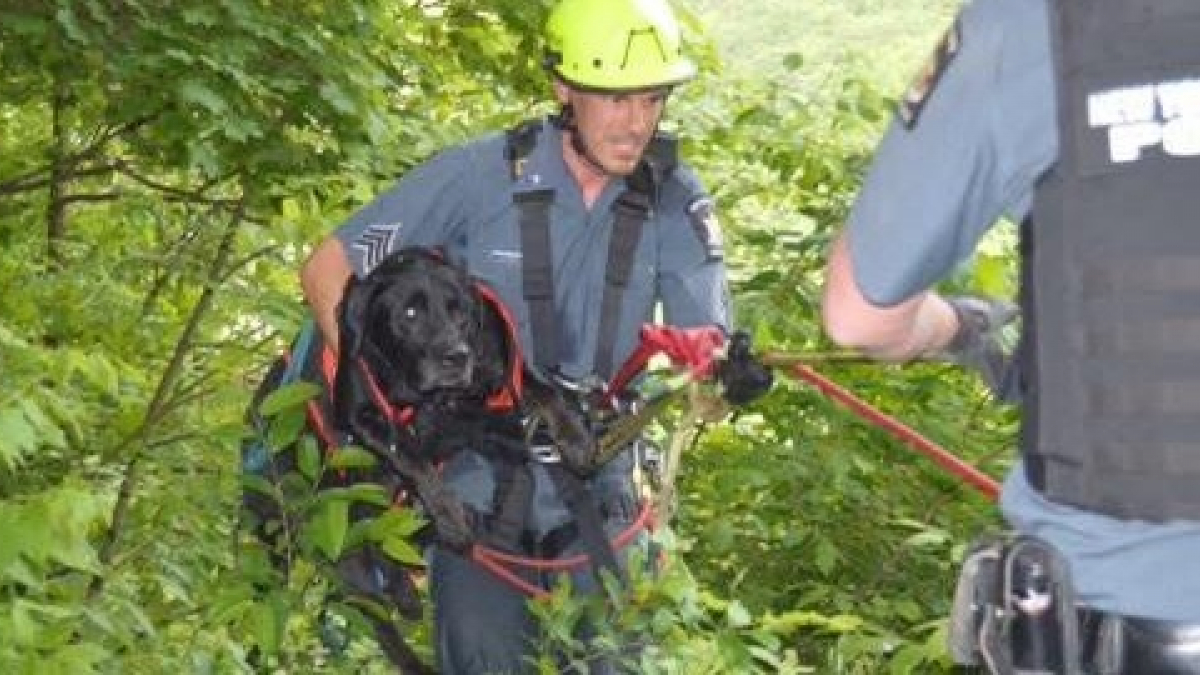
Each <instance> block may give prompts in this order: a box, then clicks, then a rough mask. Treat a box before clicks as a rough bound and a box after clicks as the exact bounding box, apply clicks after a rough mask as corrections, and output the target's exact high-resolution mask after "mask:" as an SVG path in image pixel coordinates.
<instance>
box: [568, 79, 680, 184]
mask: <svg viewBox="0 0 1200 675" xmlns="http://www.w3.org/2000/svg"><path fill="white" fill-rule="evenodd" d="M555 88H556V91H557V93H558V98H559V102H560V103H565V104H570V105H571V107H572V109H573V110H574V111H575V126H576V129H577V130H578V133H579V135H580V137H581V140H582V141H583V144H584V146H585V147H587V149H588V152H589V153H591V155H592V160H593V161H595V162H596V163H597V164H599V165H600V166H601V167H603V168H604V170H605V171H607V172H608V173H610V174H612V175H614V176H626V175H629V174H630V173H632V172H633V170H634V169H635V168H637V165H638V162H639V161H641V159H642V153H643V152H645V150H646V146H647V145H649V143H650V140H651V139H652V138H653V137H654V130H655V129H657V128H658V121H659V119H661V118H662V114H663V108H664V107H665V106H666V103H667V95H668V94H669V93H670V90H669V89H668V88H667V87H661V88H656V89H649V90H645V91H636V92H615V93H596V92H585V91H580V90H578V89H572V88H571V87H568V86H566V85H565V84H563V83H561V82H559V83H556V87H555Z"/></svg>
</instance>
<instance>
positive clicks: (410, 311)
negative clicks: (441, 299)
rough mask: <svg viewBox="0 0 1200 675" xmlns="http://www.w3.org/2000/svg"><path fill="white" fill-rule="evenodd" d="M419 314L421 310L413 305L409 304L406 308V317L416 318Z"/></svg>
mask: <svg viewBox="0 0 1200 675" xmlns="http://www.w3.org/2000/svg"><path fill="white" fill-rule="evenodd" d="M418 314H420V312H419V311H418V310H417V308H416V307H415V306H413V305H409V306H408V307H405V308H404V318H406V319H415V318H417V315H418Z"/></svg>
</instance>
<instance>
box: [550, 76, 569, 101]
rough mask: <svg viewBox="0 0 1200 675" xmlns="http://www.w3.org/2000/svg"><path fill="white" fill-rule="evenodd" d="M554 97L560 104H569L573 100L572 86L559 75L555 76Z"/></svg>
mask: <svg viewBox="0 0 1200 675" xmlns="http://www.w3.org/2000/svg"><path fill="white" fill-rule="evenodd" d="M553 86H554V98H555V99H556V100H557V101H558V104H559V105H567V104H568V103H570V102H571V87H570V86H569V85H568V84H567V83H566V82H563V81H562V80H560V79H558V78H557V77H556V78H554V82H553Z"/></svg>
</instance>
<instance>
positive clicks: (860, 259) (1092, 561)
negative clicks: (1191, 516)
mask: <svg viewBox="0 0 1200 675" xmlns="http://www.w3.org/2000/svg"><path fill="white" fill-rule="evenodd" d="M959 20H960V36H961V40H960V45H959V50H958V53H957V54H956V56H955V57H954V58H953V59H952V60H951V61H950V62H949V63H948V65H947V67H946V68H945V70H944V71H943V73H942V76H941V78H940V79H939V80H938V82H937V84H936V86H935V87H934V89H933V91H932V93H931V95H930V96H929V97H928V99H927V100H926V101H925V104H924V106H923V107H922V108H921V110H920V113H919V116H918V117H917V120H916V124H915V126H914V127H913V128H911V129H906V128H905V127H904V126H902V125H901V124H900V123H899V122H898V121H897V122H894V123H893V125H892V128H890V129H889V130H888V132H887V134H886V136H885V137H884V139H883V141H882V142H881V144H880V146H879V148H878V150H877V153H876V155H875V159H874V161H873V164H872V166H871V169H870V171H869V172H868V175H867V179H866V182H865V184H864V186H863V188H862V191H861V193H860V195H859V197H858V199H857V201H856V203H855V205H854V208H853V210H852V213H851V217H850V222H849V226H848V227H849V241H850V254H851V258H852V260H853V265H854V270H855V279H856V281H857V282H858V285H859V287H860V289H861V290H862V292H863V293H864V295H865V296H866V297H867V298H868V299H869V300H870V301H871V302H872V303H875V304H877V305H881V306H890V305H894V304H896V303H898V302H900V301H902V300H904V299H906V298H908V297H911V296H912V295H914V294H915V293H917V292H919V291H921V290H923V289H924V288H926V287H928V286H930V285H931V284H933V283H935V282H936V281H937V280H939V279H941V278H942V277H944V276H945V275H946V274H947V273H948V272H949V271H950V270H951V269H952V268H953V267H954V266H955V265H957V264H959V263H960V262H962V261H963V260H965V259H966V258H967V257H968V256H969V255H970V254H971V252H972V251H973V250H974V248H975V246H976V244H977V243H978V241H979V238H980V237H981V236H982V235H983V233H984V232H986V231H987V229H988V228H990V227H991V226H992V225H993V224H994V223H995V222H996V220H997V219H998V218H999V217H1000V216H1002V215H1007V216H1009V217H1011V218H1012V219H1013V220H1016V221H1020V220H1022V219H1024V218H1025V216H1026V215H1028V213H1029V210H1030V207H1031V204H1032V198H1033V191H1034V188H1035V183H1036V181H1037V179H1038V178H1039V177H1040V176H1041V175H1042V174H1043V173H1044V172H1045V171H1046V170H1047V169H1048V168H1049V167H1050V166H1051V165H1052V164H1053V162H1054V161H1055V157H1056V156H1057V152H1058V130H1057V123H1056V117H1055V114H1056V110H1055V109H1056V104H1055V89H1054V73H1053V65H1052V60H1051V52H1050V33H1049V16H1048V13H1047V4H1046V0H974V2H971V3H970V4H968V5H966V6H965V7H964V9H963V11H962V13H961V15H960V18H959ZM1035 226H1036V224H1035ZM1001 507H1002V509H1003V511H1004V515H1005V517H1006V518H1008V520H1009V522H1011V523H1012V524H1013V526H1014V527H1016V528H1017V529H1018V530H1020V531H1022V532H1026V533H1029V534H1034V535H1037V536H1040V537H1043V538H1045V539H1047V540H1048V541H1050V542H1051V543H1053V544H1054V545H1055V546H1056V547H1058V548H1059V549H1060V550H1061V551H1062V552H1063V554H1064V555H1065V556H1066V558H1067V560H1068V562H1069V563H1070V566H1071V570H1072V575H1073V579H1074V583H1075V585H1076V588H1077V590H1078V592H1079V594H1080V598H1081V601H1082V602H1083V603H1085V604H1087V605H1090V606H1093V607H1096V608H1099V609H1104V610H1108V611H1113V612H1118V613H1121V614H1126V615H1131V616H1147V617H1155V618H1163V619H1173V620H1188V621H1197V620H1200V566H1198V565H1197V564H1196V561H1197V560H1200V523H1194V522H1172V523H1167V524H1151V523H1145V522H1141V521H1123V520H1117V519H1113V518H1108V517H1105V516H1100V515H1096V514H1094V513H1090V512H1087V511H1082V510H1079V509H1076V508H1072V507H1069V506H1065V505H1061V504H1056V503H1053V502H1050V501H1047V500H1046V499H1043V498H1042V497H1041V495H1040V494H1039V493H1038V492H1037V491H1035V490H1034V489H1033V488H1032V487H1031V486H1030V485H1029V483H1028V482H1027V481H1026V479H1025V474H1024V471H1023V470H1021V465H1020V464H1019V463H1018V464H1017V466H1016V467H1015V468H1014V470H1013V471H1012V472H1011V473H1010V474H1009V476H1008V478H1007V480H1006V481H1005V484H1004V490H1003V494H1002V497H1001Z"/></svg>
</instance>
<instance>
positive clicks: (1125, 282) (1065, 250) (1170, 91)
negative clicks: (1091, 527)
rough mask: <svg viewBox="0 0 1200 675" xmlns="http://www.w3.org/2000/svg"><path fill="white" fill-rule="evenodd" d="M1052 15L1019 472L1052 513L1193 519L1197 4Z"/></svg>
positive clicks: (1091, 2)
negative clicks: (1046, 158)
mask: <svg viewBox="0 0 1200 675" xmlns="http://www.w3.org/2000/svg"><path fill="white" fill-rule="evenodd" d="M1047 5H1048V6H1049V7H1050V12H1051V17H1052V26H1053V31H1052V32H1053V35H1054V36H1055V38H1054V39H1055V40H1056V42H1055V59H1056V63H1055V68H1056V76H1057V82H1058V115H1059V122H1058V124H1059V137H1060V151H1059V161H1058V163H1057V164H1056V166H1055V167H1054V168H1053V169H1052V170H1051V171H1050V173H1049V174H1048V175H1047V176H1046V177H1045V178H1044V179H1043V181H1042V182H1041V183H1040V184H1039V185H1038V190H1037V194H1036V197H1035V203H1034V210H1033V216H1032V223H1027V224H1026V226H1025V228H1024V230H1023V234H1024V238H1023V246H1024V256H1023V261H1024V265H1025V268H1024V270H1023V275H1024V279H1023V284H1022V286H1023V289H1022V292H1023V297H1022V302H1023V305H1024V317H1025V331H1026V335H1025V338H1026V339H1025V340H1024V354H1023V358H1024V363H1023V365H1024V368H1025V372H1024V373H1023V375H1024V381H1025V383H1026V384H1027V385H1028V386H1027V392H1026V397H1025V401H1024V405H1025V410H1024V420H1025V424H1024V427H1023V430H1022V432H1023V434H1024V438H1023V441H1024V442H1023V444H1022V445H1023V447H1024V448H1026V470H1027V472H1028V475H1029V478H1030V481H1031V482H1032V484H1033V485H1034V486H1035V487H1036V488H1038V489H1039V490H1040V491H1042V492H1043V493H1044V494H1045V496H1046V497H1047V498H1049V499H1051V500H1054V501H1057V502H1060V503H1065V504H1071V505H1075V506H1080V507H1084V508H1086V509H1089V510H1093V511H1097V512H1099V513H1104V514H1109V515H1112V516H1115V517H1119V518H1126V519H1145V520H1152V521H1163V520H1169V519H1173V518H1187V519H1193V520H1200V2H1197V0H1047Z"/></svg>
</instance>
